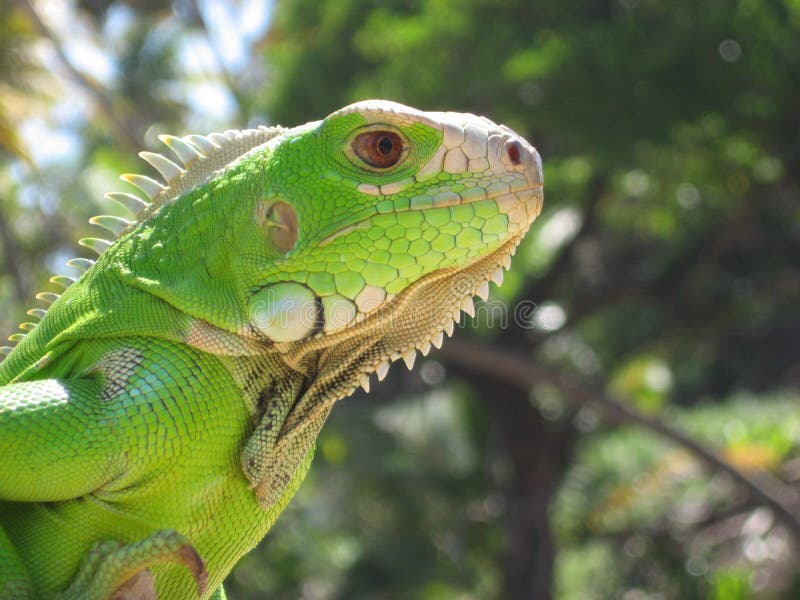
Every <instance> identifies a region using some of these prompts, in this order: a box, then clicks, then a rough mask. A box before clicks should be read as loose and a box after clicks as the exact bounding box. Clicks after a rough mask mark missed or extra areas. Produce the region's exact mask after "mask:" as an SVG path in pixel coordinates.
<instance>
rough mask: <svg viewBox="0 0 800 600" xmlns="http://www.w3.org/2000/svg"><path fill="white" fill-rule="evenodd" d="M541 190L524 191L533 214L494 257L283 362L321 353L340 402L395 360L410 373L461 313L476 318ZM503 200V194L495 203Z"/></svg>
mask: <svg viewBox="0 0 800 600" xmlns="http://www.w3.org/2000/svg"><path fill="white" fill-rule="evenodd" d="M540 188H541V186H536V187H531V188H528V189H529V190H531V192H532V193H531V195H530V198H525V199H524V200H523V201H524V202H526V203H528V204H529V205H530V208H531V209H532V210H531V212H530V213H529V214H530V217H529V218H528V219H527V220H526V222H525V224H523V225H522V226H521V227H520V229H519V230H518V231H517V232H515V233H514V234H513V236H512V237H511V238H510V239H509V240H508V241H506V242H505V243H504V244H503V245H501V246H500V247H499V248H498V249H496V250H495V251H494V252H492V253H490V254H489V255H487V256H484V257H483V258H480V259H477V260H475V261H474V262H472V263H470V264H468V265H466V266H464V267H450V268H446V269H440V270H438V271H436V272H433V273H430V274H428V275H425V276H424V277H421V278H420V279H418V280H417V281H415V282H414V283H412V284H411V285H409V286H408V287H407V288H406V289H405V290H403V292H401V293H400V294H398V295H397V296H395V297H394V298H392V299H391V300H387V302H386V303H385V305H383V306H381V307H380V308H378V309H377V310H375V311H374V312H373V313H370V314H368V315H365V316H364V317H363V318H361V319H360V320H358V321H355V322H353V323H352V324H351V325H349V326H347V327H346V328H344V329H342V330H339V331H337V332H334V333H329V334H317V335H315V336H314V337H312V338H308V339H306V340H303V341H301V342H297V343H295V344H292V345H291V347H287V348H286V350H288V351H287V352H286V353H285V354H284V357H285V358H286V359H287V361H288V362H289V363H295V362H299V361H301V360H302V358H303V357H304V356H307V355H308V354H310V353H313V352H320V359H319V361H320V364H319V368H320V372H326V375H327V377H330V378H331V379H333V380H336V381H337V392H338V393H337V395H339V396H340V397H344V396H346V395H348V394H350V393H351V392H352V391H353V390H354V389H355V388H356V387H358V386H361V387H362V388H364V389H365V390H367V391H369V387H370V376H371V375H372V373H376V374H377V376H378V380H379V381H380V380H383V378H384V377H385V376H386V374H387V373H388V371H389V367H390V364H391V363H392V362H394V361H396V360H398V359H400V358H402V359H403V361H404V362H405V364H406V366H407V367H408V368H409V369H411V368H412V367H413V365H414V361H415V360H416V356H417V352H420V353H421V354H422V355H423V356H426V355H427V354H428V353H429V352H430V350H431V347H436V348H439V347H441V345H442V343H443V341H444V336H445V335H447V336H450V335H452V334H453V332H454V329H455V325H456V323H458V322H459V321H460V319H461V313H462V312H464V313H465V314H467V315H468V316H470V317H474V316H475V304H474V301H473V297H474V296H478V297H479V298H481V299H482V300H484V301H485V300H487V299H488V296H489V282H492V283H494V284H496V285H498V286H499V285H500V284H501V283H502V281H503V274H504V271H505V270H507V269H508V268H509V267H510V266H511V257H512V256H513V255H514V254H515V253H516V250H517V247H518V246H519V243H520V242H521V241H522V238H523V236H524V235H525V233H526V232H527V230H528V228H529V227H530V225H531V223H532V222H533V220H534V219H535V217H536V216H537V215H538V214H539V211H540V210H541V206H542V194H541V193H540V192H539V193H536V190H537V189H540ZM519 193H520V192H513V193H512V194H513V195H517V194H519ZM505 195H508V194H503V195H499V196H498V198H499V197H502V196H505ZM423 308H424V310H422V309H423ZM287 346H289V345H287ZM354 357H357V358H356V359H355V360H354Z"/></svg>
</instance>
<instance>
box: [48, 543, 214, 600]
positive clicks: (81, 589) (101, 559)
mask: <svg viewBox="0 0 800 600" xmlns="http://www.w3.org/2000/svg"><path fill="white" fill-rule="evenodd" d="M165 562H177V563H181V564H183V565H185V566H186V568H188V569H189V571H191V573H192V576H193V577H194V580H195V581H196V582H197V594H198V596H201V595H202V594H203V593H204V592H205V587H206V579H207V577H208V573H207V572H206V568H205V565H204V564H203V560H202V559H201V558H200V555H199V554H197V551H195V549H194V548H193V547H192V545H191V544H190V543H189V541H188V540H187V539H186V538H185V537H183V536H182V535H181V534H179V533H177V532H176V531H173V530H171V529H165V530H163V531H158V532H156V533H154V534H153V535H151V536H150V537H148V538H146V539H144V540H141V541H139V542H135V543H133V544H128V545H123V544H121V543H119V542H114V541H106V542H99V543H97V544H95V546H94V547H93V548H92V549H91V550H90V551H89V553H88V554H87V555H86V558H85V559H84V561H83V564H82V565H81V567H80V569H79V571H78V574H77V575H76V576H75V579H74V580H73V582H72V585H70V586H69V588H68V589H67V590H66V591H65V592H63V593H61V594H59V595H57V596H56V597H55V600H107V599H109V598H110V599H112V600H133V599H136V600H156V592H155V588H154V586H153V579H152V577H151V576H150V574H149V572H148V571H147V569H148V568H149V567H152V566H154V565H158V564H162V563H165Z"/></svg>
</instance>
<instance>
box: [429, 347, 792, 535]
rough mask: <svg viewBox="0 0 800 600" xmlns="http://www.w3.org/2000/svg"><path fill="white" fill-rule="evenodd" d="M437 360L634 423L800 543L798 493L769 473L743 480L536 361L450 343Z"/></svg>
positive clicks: (661, 425) (689, 443)
mask: <svg viewBox="0 0 800 600" xmlns="http://www.w3.org/2000/svg"><path fill="white" fill-rule="evenodd" d="M439 358H440V359H441V360H442V361H443V362H444V363H449V364H451V365H455V366H458V367H462V368H466V369H469V370H470V371H471V372H473V373H480V374H481V376H483V377H489V378H492V379H495V380H498V381H505V382H511V383H513V384H514V385H516V386H518V387H520V388H522V389H526V390H527V389H529V388H531V387H532V386H534V385H536V384H540V383H548V384H550V385H553V386H555V387H557V388H558V389H560V390H562V391H563V392H564V393H565V394H566V395H567V396H568V397H569V398H570V399H571V400H572V401H574V402H576V403H578V404H594V405H596V406H599V407H601V408H602V409H603V411H604V412H605V413H606V415H608V416H610V417H611V418H612V419H614V420H615V421H617V422H627V423H634V424H636V425H639V426H641V427H644V428H645V429H648V430H650V431H652V432H654V433H656V434H658V435H660V436H661V437H663V438H666V439H668V440H670V441H672V442H673V443H675V444H677V445H679V446H681V447H683V448H686V449H687V450H688V451H689V452H691V454H692V455H694V456H695V458H697V459H699V460H700V461H701V462H703V463H705V464H706V465H707V466H709V467H711V468H712V469H715V470H717V471H722V472H724V473H727V474H728V475H730V476H731V477H732V478H733V479H734V480H735V481H736V482H738V483H739V484H740V485H742V486H744V487H745V488H746V489H747V490H748V491H749V492H750V493H751V494H753V496H754V497H755V498H757V499H758V501H759V502H760V503H761V504H764V505H766V506H769V507H770V508H771V509H772V510H773V511H774V512H775V514H776V516H777V517H778V519H779V520H780V521H781V522H782V523H783V524H784V525H785V526H786V528H787V529H788V530H789V531H790V532H791V533H792V535H793V536H794V537H795V538H796V539H797V541H798V542H800V515H798V514H796V512H797V510H798V504H800V502H798V495H797V493H796V490H794V489H793V488H791V487H790V486H787V485H786V484H784V483H783V482H781V481H780V480H778V479H777V478H775V477H773V476H771V475H769V474H768V473H766V472H764V471H757V470H753V471H752V472H751V473H750V474H745V473H743V472H741V471H739V470H738V469H736V467H734V466H733V465H731V464H730V463H729V462H727V461H726V460H725V459H723V458H722V457H721V456H719V455H718V454H716V453H715V452H714V451H712V450H710V449H708V448H706V447H705V446H703V445H702V444H701V443H700V442H698V441H697V440H695V439H693V438H691V437H689V435H687V434H686V433H684V432H682V431H680V430H679V429H677V428H675V427H672V426H670V425H667V424H666V423H665V422H663V421H661V420H660V419H658V418H655V417H651V416H648V415H645V414H643V413H640V412H639V411H637V410H636V409H634V408H633V407H632V406H630V405H629V404H627V403H625V402H622V401H620V400H618V399H616V398H613V397H612V396H610V395H608V394H606V393H604V392H603V391H602V390H599V389H596V388H595V387H594V386H592V385H590V384H588V383H586V382H583V381H580V380H578V379H577V378H575V377H572V376H567V375H565V374H563V373H557V372H551V371H548V370H546V369H543V368H541V367H539V366H537V365H536V364H534V363H533V362H532V361H528V360H524V359H521V358H519V357H518V356H516V355H514V354H512V353H509V352H506V351H503V350H499V349H497V348H494V347H493V346H491V345H489V344H487V343H485V342H479V341H475V340H469V341H467V340H465V339H463V338H462V339H457V340H452V341H451V342H450V343H449V344H448V345H446V346H445V349H444V350H442V352H441V353H440V354H439Z"/></svg>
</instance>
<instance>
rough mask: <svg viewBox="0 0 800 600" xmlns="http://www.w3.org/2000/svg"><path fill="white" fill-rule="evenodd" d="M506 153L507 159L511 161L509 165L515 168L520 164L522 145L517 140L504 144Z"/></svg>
mask: <svg viewBox="0 0 800 600" xmlns="http://www.w3.org/2000/svg"><path fill="white" fill-rule="evenodd" d="M506 152H508V158H509V159H511V164H513V165H515V166H516V165H519V164H521V163H522V154H521V153H522V145H521V144H520V143H519V142H518V141H517V140H508V141H507V142H506Z"/></svg>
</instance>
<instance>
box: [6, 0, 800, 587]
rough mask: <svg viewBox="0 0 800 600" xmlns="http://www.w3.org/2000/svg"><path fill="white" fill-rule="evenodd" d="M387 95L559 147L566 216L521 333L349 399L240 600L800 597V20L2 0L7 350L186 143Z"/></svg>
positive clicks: (737, 12)
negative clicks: (55, 279) (130, 196)
mask: <svg viewBox="0 0 800 600" xmlns="http://www.w3.org/2000/svg"><path fill="white" fill-rule="evenodd" d="M259 8H261V9H263V10H261V11H259ZM368 97H385V98H389V99H393V100H397V101H400V102H404V103H408V104H412V105H415V106H417V107H419V108H423V109H437V110H459V111H469V112H475V113H479V114H486V115H487V116H489V117H490V118H492V119H493V120H495V121H498V122H503V123H506V124H507V125H509V126H510V127H512V128H514V129H515V130H517V131H518V132H519V133H521V134H522V135H524V136H526V137H528V139H530V140H532V142H533V143H534V144H535V145H536V146H537V148H538V149H539V150H540V152H541V153H542V155H543V157H544V161H545V182H546V188H545V207H544V211H543V213H542V215H541V217H540V218H539V220H538V221H537V222H536V223H535V224H534V227H533V229H532V232H531V234H529V236H528V237H527V238H526V240H525V242H524V243H523V245H522V247H521V249H520V251H519V252H518V253H517V256H516V257H515V259H514V263H513V268H512V272H511V273H509V274H508V275H507V277H506V285H504V286H503V288H502V289H501V290H495V289H493V296H492V300H491V302H493V303H494V304H492V305H485V306H484V308H487V309H488V308H490V306H495V305H496V306H501V305H500V304H497V303H500V302H502V303H503V304H502V306H506V307H507V308H508V311H509V312H508V315H509V319H508V322H507V324H506V326H505V327H500V326H498V323H497V322H495V323H490V322H489V319H485V318H484V319H477V320H476V321H475V322H470V321H469V320H465V321H464V322H463V323H462V327H461V328H459V329H458V330H457V332H456V334H455V336H454V339H453V340H451V341H449V342H448V343H447V344H446V345H445V348H444V349H443V350H442V351H438V352H434V353H433V354H432V355H431V356H430V357H429V358H428V359H427V360H424V361H418V363H417V365H418V366H417V369H416V370H415V371H414V372H413V373H408V372H406V371H405V370H404V369H403V368H401V367H400V366H399V365H396V366H393V367H392V370H391V372H390V375H389V377H388V378H387V380H386V381H385V382H384V383H382V384H381V385H378V386H375V385H374V382H373V388H375V387H377V389H374V391H373V393H372V394H370V395H369V396H366V395H364V394H361V393H359V394H356V395H355V396H354V397H353V398H350V399H348V400H346V401H344V402H342V403H341V404H340V405H339V406H338V407H337V408H336V409H335V410H334V413H333V416H332V418H331V419H330V422H329V424H328V425H327V426H326V428H325V430H324V432H323V434H322V436H321V438H320V441H319V448H318V453H317V459H316V461H315V464H314V467H313V469H312V472H311V474H310V476H309V478H308V480H307V481H306V483H305V484H304V486H303V488H302V490H301V492H300V494H299V495H298V497H297V498H296V499H295V501H294V503H293V504H292V505H291V507H290V508H289V510H288V511H287V512H286V513H285V514H284V515H283V517H282V518H281V520H280V521H279V524H278V526H277V527H276V528H275V529H274V530H273V532H272V534H271V535H270V536H269V538H268V539H267V540H266V541H265V542H264V543H263V544H262V545H261V546H260V547H259V548H258V549H257V550H256V551H255V552H253V553H252V554H251V555H249V556H248V557H246V559H245V560H243V561H242V563H241V565H240V566H239V568H237V570H236V571H235V572H234V573H233V575H232V576H231V578H230V583H229V590H230V596H231V597H232V598H234V599H235V600H245V599H250V598H264V597H270V598H299V597H303V598H424V599H430V600H439V599H450V598H458V599H464V598H537V599H540V598H541V599H544V598H549V597H555V598H565V599H572V598H575V599H579V600H584V599H592V598H597V599H605V598H622V599H624V600H644V599H654V600H655V599H670V598H681V599H693V598H709V599H720V600H721V599H726V600H728V599H732V600H736V599H744V598H797V597H800V576H798V574H797V573H798V563H799V562H800V551H799V550H798V548H800V538H798V532H800V525H798V523H797V519H798V518H800V509H799V508H798V507H799V506H800V502H799V501H798V497H799V496H800V394H798V384H800V318H799V317H800V272H799V269H798V267H800V202H799V201H798V200H799V199H800V2H798V1H797V0H707V1H703V2H698V1H696V0H672V1H670V2H663V1H662V2H659V1H656V0H570V1H567V2H531V1H530V0H513V1H512V0H508V1H501V0H458V1H456V0H416V1H414V0H406V1H399V0H394V1H392V0H388V1H384V2H377V1H369V0H283V1H278V2H275V3H274V5H273V4H270V3H262V2H256V1H242V2H239V3H222V2H217V1H212V0H206V1H205V2H199V3H195V2H193V1H192V0H176V1H175V2H174V3H172V4H169V3H161V2H106V1H105V0H84V1H81V2H49V3H37V4H31V3H28V2H12V3H10V4H9V3H3V4H2V5H0V306H2V310H0V331H6V332H8V333H11V332H13V331H15V330H16V326H17V324H18V323H19V322H20V321H23V320H25V317H24V313H25V310H26V309H28V308H31V307H33V306H34V300H33V296H34V294H35V292H37V291H42V290H51V289H53V288H52V287H51V284H48V283H47V279H48V277H49V276H50V275H51V274H53V273H54V272H55V273H68V269H66V268H65V267H63V266H62V265H63V262H64V260H65V259H67V258H70V257H71V256H74V255H76V254H78V253H79V252H80V251H79V250H78V249H77V246H76V240H77V239H78V238H79V237H84V236H96V235H97V232H95V231H92V229H93V228H92V227H90V226H89V225H87V223H86V220H87V219H88V218H89V217H90V216H93V215H95V214H102V213H108V212H109V211H113V210H115V208H114V207H109V206H108V205H109V204H110V203H109V202H107V201H105V200H103V198H102V194H103V192H105V191H109V190H115V189H122V187H124V186H123V184H120V183H118V182H116V181H115V178H116V175H117V174H118V173H121V172H129V171H133V172H137V171H143V170H146V169H145V167H144V166H143V164H142V163H139V162H138V161H137V160H136V158H135V155H136V152H137V151H138V150H141V149H153V148H157V147H158V144H157V141H156V137H155V136H156V135H157V134H158V133H165V132H166V133H175V134H186V133H206V132H208V131H211V130H213V129H221V128H239V127H244V126H252V125H254V124H258V123H276V122H277V123H283V124H286V125H294V124H299V123H303V122H306V121H309V120H313V119H318V118H320V117H322V116H324V115H326V114H327V113H329V112H330V111H331V110H333V109H335V108H338V107H340V106H342V105H344V104H347V103H349V102H351V101H355V100H359V99H363V98H368ZM521 302H527V304H520V303H521ZM519 306H522V307H527V308H532V307H535V309H536V310H535V311H533V310H531V311H528V312H529V313H532V314H523V313H524V312H525V311H520V310H518V311H517V312H514V310H515V307H519ZM478 308H479V311H480V309H481V306H479V307H478ZM488 313H489V311H488V310H485V311H484V312H483V313H482V314H484V315H485V314H488ZM514 315H516V316H517V317H518V318H516V319H514V318H513V317H514ZM520 315H522V316H520ZM515 367H521V368H515ZM620 406H621V407H622V408H623V409H624V408H628V409H634V410H635V411H637V412H636V414H635V415H634V416H633V417H631V415H630V413H621V412H620V411H619V410H618V409H617V408H615V407H620ZM636 415H644V420H645V421H646V423H644V426H643V425H642V424H641V423H640V424H638V425H637V424H634V423H632V421H631V419H635V418H636ZM665 426H667V427H673V428H678V429H680V430H681V431H683V432H685V433H686V435H687V438H686V439H685V440H683V441H682V442H679V441H675V440H674V439H673V440H670V439H668V438H667V437H664V435H662V434H663V433H664V431H661V430H663V428H664V427H665ZM698 445H699V446H701V447H702V448H700V451H701V452H702V449H703V448H705V449H706V450H709V451H711V452H713V453H714V454H715V455H716V456H719V457H721V458H722V460H723V461H725V462H726V463H727V465H728V466H730V467H732V468H733V469H734V470H735V471H736V472H738V473H740V474H742V475H744V476H746V477H747V478H749V479H750V481H751V482H752V483H753V486H754V487H753V486H751V487H749V488H748V487H747V486H743V485H741V483H740V482H737V480H736V479H735V477H734V476H732V474H731V472H730V471H729V472H725V471H724V469H720V468H718V467H719V465H717V467H714V468H711V467H709V465H708V464H707V463H706V462H704V461H703V460H701V459H700V458H698V448H697V446H698ZM723 466H724V465H723ZM734 475H735V473H734ZM759 493H760V494H762V495H763V494H766V495H767V496H770V497H772V498H773V499H775V500H776V501H777V505H776V504H773V505H771V506H770V505H769V503H765V502H764V498H763V497H762V496H760V495H759ZM781 506H782V507H783V509H784V510H783V512H781V510H780V507H781ZM792 517H793V518H792Z"/></svg>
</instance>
